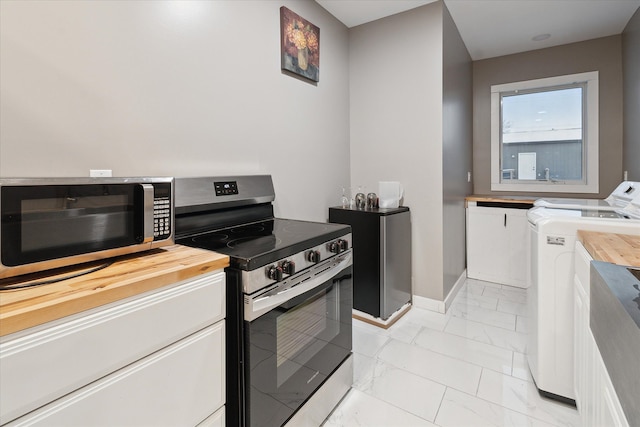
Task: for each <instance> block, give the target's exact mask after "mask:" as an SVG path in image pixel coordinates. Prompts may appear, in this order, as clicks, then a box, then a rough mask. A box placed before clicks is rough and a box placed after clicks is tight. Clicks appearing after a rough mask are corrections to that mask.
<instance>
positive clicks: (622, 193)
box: [533, 181, 640, 211]
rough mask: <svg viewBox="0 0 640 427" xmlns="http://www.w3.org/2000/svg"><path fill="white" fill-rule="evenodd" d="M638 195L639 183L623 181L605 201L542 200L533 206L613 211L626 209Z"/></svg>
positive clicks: (639, 192)
mask: <svg viewBox="0 0 640 427" xmlns="http://www.w3.org/2000/svg"><path fill="white" fill-rule="evenodd" d="M638 194H640V182H635V181H623V182H621V183H620V185H618V186H617V187H616V188H615V190H613V191H612V192H611V194H609V196H608V197H607V198H606V199H562V198H557V199H553V198H542V199H538V200H536V201H535V202H534V203H533V206H534V207H536V206H542V207H545V208H551V209H589V210H602V211H606V210H608V211H615V210H618V209H623V208H624V207H626V206H627V205H628V204H629V202H631V200H633V199H634V198H635V197H636V196H638Z"/></svg>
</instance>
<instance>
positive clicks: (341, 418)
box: [323, 279, 580, 427]
mask: <svg viewBox="0 0 640 427" xmlns="http://www.w3.org/2000/svg"><path fill="white" fill-rule="evenodd" d="M525 303H526V290H524V289H519V288H514V287H510V286H502V285H497V284H494V283H489V282H482V281H479V280H473V279H467V280H466V282H465V284H464V285H463V287H462V288H461V290H460V292H459V293H458V295H457V296H456V298H455V299H454V301H453V303H452V305H451V307H450V308H449V310H448V312H447V313H446V314H440V313H435V312H432V311H428V310H424V309H420V308H415V307H413V308H412V309H411V310H410V311H409V312H408V313H407V314H406V315H405V316H403V317H402V318H401V319H400V320H398V322H396V323H395V324H394V325H393V326H391V327H390V328H389V329H387V330H384V329H382V328H378V327H376V326H373V325H369V324H367V323H364V322H361V321H358V320H355V319H354V325H353V352H354V384H353V387H352V389H351V390H350V391H349V393H348V394H347V395H346V396H345V398H344V399H343V400H342V402H341V403H340V404H339V405H338V406H337V407H336V409H335V410H334V411H333V412H332V414H331V415H330V416H329V417H328V418H327V420H326V421H325V423H324V424H323V426H324V427H351V426H364V427H399V426H441V427H449V426H452V427H453V426H455V427H466V426H469V427H475V426H579V425H580V423H579V417H578V412H577V411H576V409H575V408H574V407H571V406H568V405H565V404H563V403H559V402H556V401H553V400H549V399H546V398H543V397H541V396H540V395H539V393H538V391H537V389H536V387H535V385H534V384H533V380H532V378H531V374H530V373H529V369H528V367H527V361H526V358H525V351H526V335H525V334H526V331H527V317H526V307H525Z"/></svg>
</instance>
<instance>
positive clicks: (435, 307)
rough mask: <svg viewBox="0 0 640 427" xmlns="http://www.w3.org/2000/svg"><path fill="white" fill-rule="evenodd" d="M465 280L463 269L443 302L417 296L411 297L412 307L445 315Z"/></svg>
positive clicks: (465, 273)
mask: <svg viewBox="0 0 640 427" xmlns="http://www.w3.org/2000/svg"><path fill="white" fill-rule="evenodd" d="M465 280H467V270H466V269H465V270H464V271H463V272H462V274H460V277H458V280H456V283H455V284H454V285H453V287H452V288H451V291H449V294H448V295H447V296H446V298H445V299H444V301H440V300H436V299H433V298H427V297H421V296H418V295H413V298H412V299H413V306H414V307H418V308H424V309H425V310H430V311H435V312H437V313H446V312H447V310H448V309H449V307H451V303H452V302H453V299H454V298H455V297H456V295H458V292H459V291H460V288H462V285H464V282H465Z"/></svg>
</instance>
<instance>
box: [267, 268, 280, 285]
mask: <svg viewBox="0 0 640 427" xmlns="http://www.w3.org/2000/svg"><path fill="white" fill-rule="evenodd" d="M282 276H283V271H282V267H280V266H279V265H272V266H270V267H268V268H267V277H268V278H269V279H271V280H275V281H276V282H281V281H282Z"/></svg>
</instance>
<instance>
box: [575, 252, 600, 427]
mask: <svg viewBox="0 0 640 427" xmlns="http://www.w3.org/2000/svg"><path fill="white" fill-rule="evenodd" d="M591 260H592V258H591V256H590V255H589V253H588V252H587V251H586V250H585V248H584V246H583V245H582V243H580V242H576V244H575V258H574V262H575V276H574V288H573V290H574V301H575V303H574V312H573V315H574V349H575V350H574V352H573V357H574V376H573V382H574V391H575V394H576V405H577V407H578V411H579V412H580V416H581V419H582V422H583V424H584V425H588V424H587V420H593V419H595V407H596V404H595V399H596V392H597V393H600V389H599V388H598V389H596V385H595V380H596V375H595V372H596V371H595V353H596V352H597V348H596V346H595V345H596V344H595V340H594V339H593V336H592V335H591V330H590V329H589V302H590V300H589V286H590V274H589V268H590V262H591Z"/></svg>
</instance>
